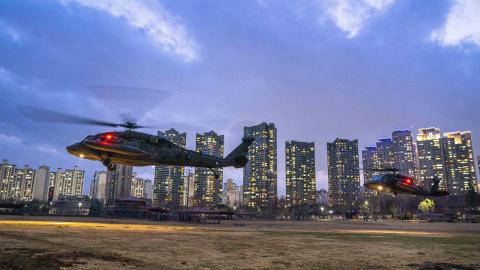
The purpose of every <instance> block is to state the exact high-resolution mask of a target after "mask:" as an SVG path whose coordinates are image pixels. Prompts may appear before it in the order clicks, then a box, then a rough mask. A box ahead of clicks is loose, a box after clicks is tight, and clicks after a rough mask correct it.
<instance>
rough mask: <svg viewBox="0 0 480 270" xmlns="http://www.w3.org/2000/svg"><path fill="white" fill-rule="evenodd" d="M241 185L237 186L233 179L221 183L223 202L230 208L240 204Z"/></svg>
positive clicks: (241, 195)
mask: <svg viewBox="0 0 480 270" xmlns="http://www.w3.org/2000/svg"><path fill="white" fill-rule="evenodd" d="M242 193H243V192H242V186H237V184H235V182H234V181H233V179H227V182H225V183H224V184H223V203H224V204H225V205H227V206H228V207H231V208H236V207H241V206H242V197H243V194H242Z"/></svg>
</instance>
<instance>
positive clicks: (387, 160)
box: [376, 138, 395, 169]
mask: <svg viewBox="0 0 480 270" xmlns="http://www.w3.org/2000/svg"><path fill="white" fill-rule="evenodd" d="M376 146H377V155H378V161H379V166H380V168H382V169H392V168H395V156H394V151H393V141H392V139H390V138H381V139H379V140H378V142H377V144H376Z"/></svg>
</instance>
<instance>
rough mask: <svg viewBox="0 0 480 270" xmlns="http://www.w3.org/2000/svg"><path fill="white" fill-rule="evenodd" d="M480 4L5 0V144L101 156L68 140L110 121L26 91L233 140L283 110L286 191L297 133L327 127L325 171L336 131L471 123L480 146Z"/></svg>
mask: <svg viewBox="0 0 480 270" xmlns="http://www.w3.org/2000/svg"><path fill="white" fill-rule="evenodd" d="M478 14H480V1H476V0H470V1H468V0H452V1H437V0H435V1H433V0H432V1H413V0H411V1H409V0H404V1H399V0H364V1H353V0H352V1H351V0H329V1H327V0H325V1H322V0H317V1H313V0H312V1H306V0H299V1H282V0H275V1H274V0H258V1H253V0H252V1H194V0H191V1H188V0H182V1H142V0H140V1H127V0H117V1H113V0H112V1H93V0H55V1H54V0H52V1H1V2H0V96H1V99H0V158H7V159H8V160H9V161H11V162H13V163H16V164H18V165H23V164H30V165H32V166H39V165H42V164H46V165H49V166H50V167H53V168H56V167H62V168H66V167H71V166H74V165H78V166H80V167H82V168H83V169H85V170H87V182H89V181H90V178H91V175H92V174H93V171H94V170H97V169H102V166H101V165H100V164H98V163H96V162H91V161H87V160H80V159H77V158H75V157H72V156H69V155H68V154H67V153H66V151H65V150H64V147H65V146H66V145H68V144H70V143H72V142H75V141H78V140H81V139H82V138H83V137H84V136H86V135H87V134H89V133H95V132H102V131H105V129H102V128H99V127H83V126H80V127H78V126H66V125H52V124H44V123H34V122H31V121H30V120H27V119H25V118H24V117H23V116H22V115H20V114H19V113H18V112H17V111H16V109H15V108H16V105H18V104H29V105H34V106H37V107H43V108H47V109H51V110H58V111H67V112H69V113H73V114H79V115H84V116H91V117H100V118H103V119H106V120H113V121H118V120H120V117H119V115H120V114H124V113H128V114H129V115H132V116H134V117H135V118H136V119H138V121H139V122H140V124H142V123H143V124H150V125H154V126H158V127H159V128H162V129H163V128H166V127H170V126H172V127H175V128H177V129H178V130H180V131H186V132H188V134H187V140H188V147H189V148H193V147H194V139H195V132H206V131H209V130H212V129H213V130H214V131H216V132H217V133H220V134H224V135H225V140H226V145H225V152H227V153H228V152H229V151H230V150H231V149H232V148H233V147H234V146H235V145H236V144H238V143H239V141H240V138H241V136H242V127H243V125H245V124H256V123H260V122H262V121H267V122H274V123H275V124H276V125H277V128H278V151H279V155H278V163H279V192H280V193H281V194H283V193H284V190H285V172H284V163H285V156H284V151H285V147H284V146H285V141H286V140H292V139H293V140H301V141H314V142H315V143H316V151H317V153H316V156H317V178H318V180H317V183H318V187H326V183H327V180H326V179H327V178H326V167H327V166H326V143H327V142H328V141H332V140H334V139H335V138H336V137H342V138H351V139H354V138H355V139H359V141H360V146H361V147H364V146H367V145H370V144H373V143H375V141H376V140H377V138H380V137H386V136H389V135H390V134H391V131H393V130H395V129H405V128H411V129H412V130H417V129H418V128H422V127H430V126H436V127H439V128H441V130H442V131H444V132H447V131H454V130H471V131H472V133H473V138H474V145H475V149H474V150H475V153H476V154H480V152H478V151H480V148H478V147H480V145H479V134H480V122H479V121H478V118H477V117H478V115H480V106H479V103H480V76H479V74H480V16H478ZM92 86H93V87H92ZM99 86H101V87H99ZM110 86H129V87H133V88H138V87H142V88H149V89H156V90H159V91H165V92H167V93H166V94H165V93H164V92H162V93H161V94H159V95H155V96H152V95H146V94H142V93H143V92H142V91H138V92H135V90H132V91H133V94H132V92H131V91H130V94H129V93H125V92H123V90H125V89H120V90H118V87H117V88H115V87H110ZM99 89H100V91H99ZM102 89H116V90H114V91H119V93H122V94H121V95H117V96H115V95H114V96H111V95H109V94H105V93H100V92H101V90H102ZM124 93H125V96H124ZM122 97H123V98H122ZM146 131H147V132H150V133H155V132H156V130H152V129H150V130H146ZM137 171H138V172H139V173H140V174H141V175H143V176H146V177H151V176H152V173H153V169H152V168H142V169H138V170H137ZM225 174H226V175H225V176H226V177H233V178H234V179H235V181H236V182H237V183H241V177H242V171H241V170H235V169H228V170H226V172H225Z"/></svg>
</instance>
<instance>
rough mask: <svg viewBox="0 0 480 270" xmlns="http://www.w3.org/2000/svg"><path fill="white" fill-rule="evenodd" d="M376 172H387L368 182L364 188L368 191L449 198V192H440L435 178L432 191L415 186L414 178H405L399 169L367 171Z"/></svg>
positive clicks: (437, 180)
mask: <svg viewBox="0 0 480 270" xmlns="http://www.w3.org/2000/svg"><path fill="white" fill-rule="evenodd" d="M366 170H369V171H376V172H387V174H385V175H376V176H374V177H373V178H372V179H371V180H370V181H368V182H366V183H365V184H364V186H365V187H366V188H368V189H371V190H375V191H378V192H390V193H393V194H395V195H397V194H399V193H403V194H413V195H419V196H432V197H440V196H448V191H445V190H438V184H439V182H440V180H439V179H438V178H436V177H434V178H433V184H432V186H431V188H430V190H428V189H425V188H423V187H420V186H418V185H416V184H415V180H414V179H413V177H409V176H404V175H401V174H399V173H398V169H366Z"/></svg>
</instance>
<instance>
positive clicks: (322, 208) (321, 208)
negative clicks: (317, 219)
mask: <svg viewBox="0 0 480 270" xmlns="http://www.w3.org/2000/svg"><path fill="white" fill-rule="evenodd" d="M320 210H321V211H322V218H324V216H323V210H325V208H324V207H323V206H322V207H320Z"/></svg>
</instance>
